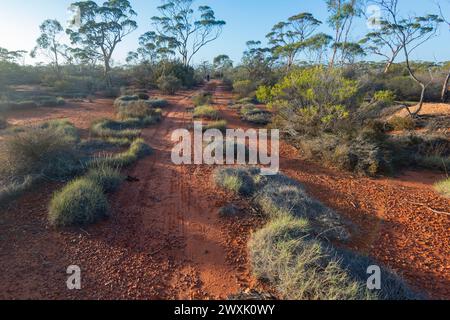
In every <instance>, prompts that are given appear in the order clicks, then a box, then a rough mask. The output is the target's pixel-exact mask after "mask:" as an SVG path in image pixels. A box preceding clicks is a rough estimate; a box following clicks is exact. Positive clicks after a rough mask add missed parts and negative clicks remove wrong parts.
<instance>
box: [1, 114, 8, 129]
mask: <svg viewBox="0 0 450 320" xmlns="http://www.w3.org/2000/svg"><path fill="white" fill-rule="evenodd" d="M7 126H8V121H6V119H5V118H3V117H2V116H0V130H2V129H5V128H6V127H7Z"/></svg>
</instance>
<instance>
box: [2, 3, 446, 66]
mask: <svg viewBox="0 0 450 320" xmlns="http://www.w3.org/2000/svg"><path fill="white" fill-rule="evenodd" d="M436 1H438V0H400V4H401V9H402V11H403V12H404V13H405V14H423V13H431V12H437V6H436ZM441 1H443V2H445V1H447V3H450V1H449V0H441ZM71 2H73V1H70V0H16V1H2V3H1V4H0V47H5V48H8V49H10V50H16V49H24V50H31V49H32V48H33V46H34V43H35V39H36V38H37V36H38V34H39V29H38V26H39V24H40V23H41V22H42V21H43V20H45V19H48V18H52V19H58V20H59V21H60V22H65V21H66V20H67V18H68V13H67V8H68V6H69V4H70V3H71ZM131 2H132V5H133V8H134V9H135V11H137V13H138V17H137V22H138V24H139V29H138V30H136V31H135V32H134V33H133V34H132V35H130V36H129V37H128V38H127V39H126V40H125V41H124V42H122V43H121V44H120V45H119V47H118V49H117V51H116V53H115V55H114V59H115V61H116V62H118V63H120V62H123V61H124V59H125V57H126V54H127V52H128V51H130V50H134V49H136V47H137V38H138V37H139V36H140V35H141V34H142V33H144V32H146V31H148V30H150V29H151V25H150V18H151V17H152V16H154V15H156V14H157V10H156V7H157V6H158V5H159V4H160V1H159V0H131ZM197 4H198V5H203V4H206V5H209V6H211V7H212V8H213V9H214V10H215V12H216V16H217V17H218V18H220V19H223V20H225V21H226V22H227V25H226V26H225V28H224V31H223V34H222V36H221V38H220V39H219V40H217V41H216V42H214V43H213V44H211V45H209V46H208V47H206V48H204V49H203V50H202V51H200V53H199V54H198V56H197V57H196V58H195V61H194V62H196V63H199V62H201V61H203V60H211V59H212V58H213V57H215V56H217V55H218V54H223V53H224V54H228V55H229V56H230V57H231V58H232V59H233V60H234V61H239V60H240V58H241V56H242V52H243V50H244V48H245V42H246V41H247V40H264V39H265V35H266V34H267V33H268V32H269V31H270V29H271V27H272V26H273V25H274V24H275V23H277V22H279V21H282V20H285V19H287V18H288V17H290V16H292V15H294V14H296V13H299V12H311V13H313V14H314V16H315V17H316V18H318V19H319V20H322V21H326V17H327V15H328V13H327V11H326V6H325V1H323V0H197ZM445 10H446V11H448V12H449V15H448V16H449V17H450V6H446V7H445ZM320 31H323V32H330V30H329V29H328V27H327V26H326V24H324V26H323V27H322V28H321V30H320ZM367 31H368V29H367V26H366V24H365V21H363V20H361V21H359V22H358V23H357V24H356V25H355V28H354V32H353V37H354V38H355V39H359V38H360V37H361V36H363V35H364V34H365V33H366V32H367ZM414 58H415V59H421V60H431V61H443V60H450V32H449V30H448V28H446V27H444V26H442V27H441V30H440V34H439V37H438V38H436V39H433V40H432V41H430V42H428V43H427V44H426V45H424V46H422V47H421V48H420V49H418V50H417V51H416V53H415V54H414ZM27 62H28V63H31V62H33V61H32V60H31V59H29V58H27Z"/></svg>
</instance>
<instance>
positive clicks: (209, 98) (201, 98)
mask: <svg viewBox="0 0 450 320" xmlns="http://www.w3.org/2000/svg"><path fill="white" fill-rule="evenodd" d="M192 102H193V103H194V105H195V106H196V107H198V106H204V105H210V104H212V103H213V95H212V93H211V92H207V91H200V92H199V93H198V94H196V95H195V96H194V97H193V98H192Z"/></svg>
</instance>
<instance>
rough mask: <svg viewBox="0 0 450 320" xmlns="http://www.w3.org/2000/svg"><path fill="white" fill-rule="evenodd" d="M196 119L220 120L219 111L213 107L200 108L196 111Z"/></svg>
mask: <svg viewBox="0 0 450 320" xmlns="http://www.w3.org/2000/svg"><path fill="white" fill-rule="evenodd" d="M194 118H204V119H211V120H217V119H219V111H217V110H216V109H214V108H213V107H211V106H199V107H197V108H195V109H194Z"/></svg>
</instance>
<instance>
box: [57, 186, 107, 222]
mask: <svg viewBox="0 0 450 320" xmlns="http://www.w3.org/2000/svg"><path fill="white" fill-rule="evenodd" d="M107 216H108V201H107V199H106V196H105V195H104V194H103V190H102V188H101V187H100V186H99V185H97V184H96V183H95V182H94V181H92V180H90V179H85V178H81V179H77V180H75V181H72V182H71V183H69V184H68V185H67V186H66V187H64V188H63V189H62V190H61V191H59V192H57V193H55V194H54V196H53V198H52V201H51V203H50V207H49V213H48V219H49V222H50V224H51V225H53V226H55V227H69V226H79V225H88V224H92V223H95V222H97V221H98V220H100V219H102V218H105V217H107Z"/></svg>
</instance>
